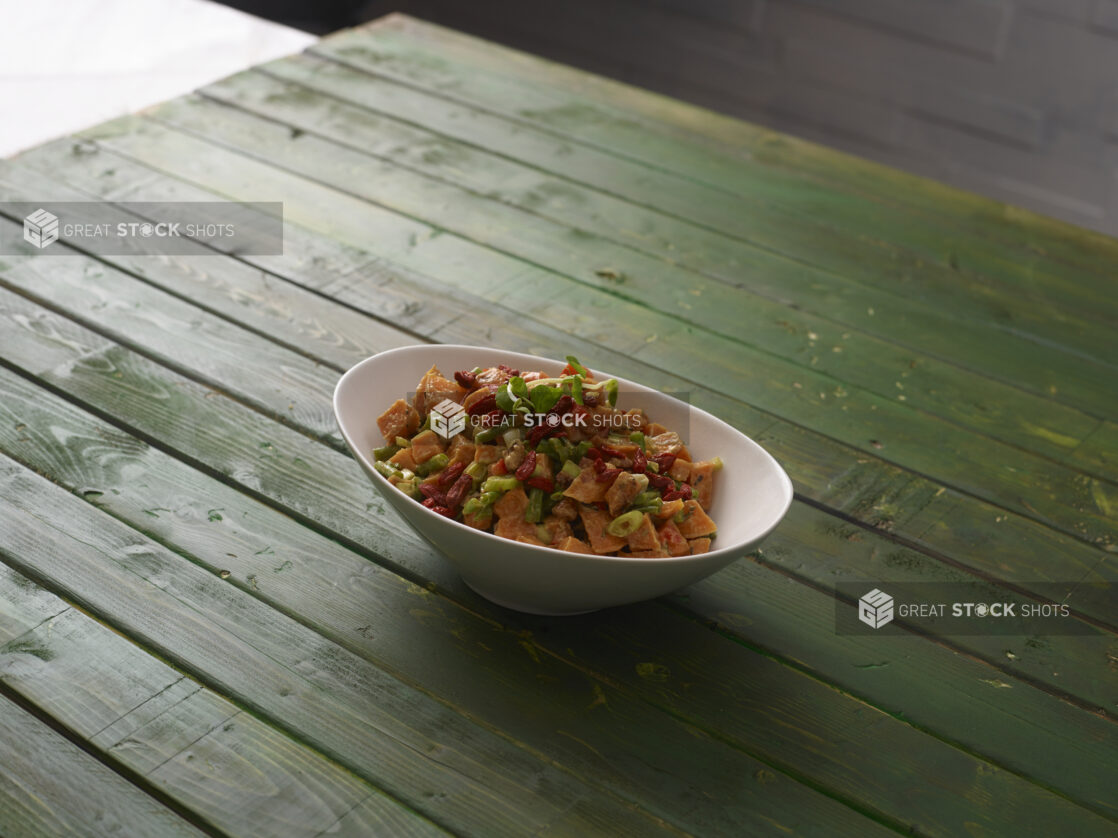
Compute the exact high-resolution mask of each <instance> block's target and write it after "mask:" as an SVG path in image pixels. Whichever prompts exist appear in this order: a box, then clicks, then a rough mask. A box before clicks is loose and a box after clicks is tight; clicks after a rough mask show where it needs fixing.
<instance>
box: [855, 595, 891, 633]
mask: <svg viewBox="0 0 1118 838" xmlns="http://www.w3.org/2000/svg"><path fill="white" fill-rule="evenodd" d="M858 619H859V620H861V621H862V622H863V623H865V624H866V625H867V626H869V627H870V628H875V629H876V628H881V627H882V626H883V625H885V624H886V623H889V622H891V621H892V619H893V598H892V597H891V596H889V594H887V593H885V591H882V590H880V589H878V588H874V589H873V590H872V591H870V592H869V593H868V594H866V595H865V596H863V597H862V598H861V599H860V600H858Z"/></svg>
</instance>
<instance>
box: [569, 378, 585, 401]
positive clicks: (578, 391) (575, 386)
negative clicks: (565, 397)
mask: <svg viewBox="0 0 1118 838" xmlns="http://www.w3.org/2000/svg"><path fill="white" fill-rule="evenodd" d="M567 381H569V382H571V398H572V399H574V400H575V404H584V402H583V400H582V379H581V378H579V377H578V376H577V375H572V376H571V377H570V378H568V379H567Z"/></svg>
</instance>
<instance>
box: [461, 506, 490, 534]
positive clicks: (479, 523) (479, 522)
mask: <svg viewBox="0 0 1118 838" xmlns="http://www.w3.org/2000/svg"><path fill="white" fill-rule="evenodd" d="M462 523H463V524H465V525H466V526H467V527H473V528H474V529H475V530H488V529H489V525H490V524H492V523H493V510H492V509H491V508H490V509H479V510H478V511H477V512H472V513H470V514H469V515H463V516H462Z"/></svg>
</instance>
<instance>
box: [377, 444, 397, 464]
mask: <svg viewBox="0 0 1118 838" xmlns="http://www.w3.org/2000/svg"><path fill="white" fill-rule="evenodd" d="M399 450H400V446H399V445H386V446H384V447H383V448H374V449H373V459H375V460H387V459H388V458H389V457H391V456H392V455H393V454H395V453H396V452H397V451H399Z"/></svg>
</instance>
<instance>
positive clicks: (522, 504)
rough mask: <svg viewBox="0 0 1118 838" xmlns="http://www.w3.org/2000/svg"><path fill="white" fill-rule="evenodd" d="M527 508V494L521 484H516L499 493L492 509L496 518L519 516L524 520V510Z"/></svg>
mask: <svg viewBox="0 0 1118 838" xmlns="http://www.w3.org/2000/svg"><path fill="white" fill-rule="evenodd" d="M527 508H528V495H527V494H526V493H525V491H524V487H523V486H517V487H516V488H515V489H510V490H509V491H507V492H505V493H504V494H503V495H501V497H500V499H499V500H498V501H497V502H496V503H495V504H493V511H494V512H496V513H497V517H498V518H519V519H520V520H521V521H523V520H524V510H525V509H527Z"/></svg>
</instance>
